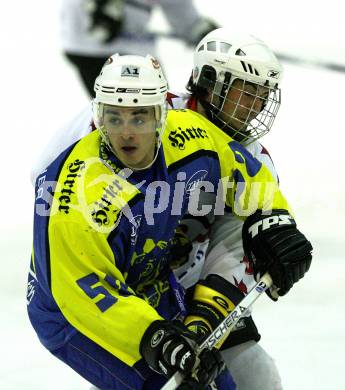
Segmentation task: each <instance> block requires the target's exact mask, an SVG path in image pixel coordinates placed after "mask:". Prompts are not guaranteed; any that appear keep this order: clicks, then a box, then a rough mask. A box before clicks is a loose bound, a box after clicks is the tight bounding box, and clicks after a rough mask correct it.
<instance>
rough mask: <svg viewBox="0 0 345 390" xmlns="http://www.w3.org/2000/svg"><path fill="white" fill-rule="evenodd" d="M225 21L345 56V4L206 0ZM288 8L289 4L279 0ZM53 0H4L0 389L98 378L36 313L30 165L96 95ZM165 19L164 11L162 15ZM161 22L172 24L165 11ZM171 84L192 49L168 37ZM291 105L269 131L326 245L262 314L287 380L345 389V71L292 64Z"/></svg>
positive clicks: (182, 75) (75, 385) (295, 194)
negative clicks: (80, 369)
mask: <svg viewBox="0 0 345 390" xmlns="http://www.w3.org/2000/svg"><path fill="white" fill-rule="evenodd" d="M196 3H197V4H198V6H199V7H200V9H201V10H202V12H204V13H205V14H208V15H210V16H213V17H215V18H216V19H218V20H219V22H220V23H223V24H225V23H227V22H229V20H231V25H232V26H233V27H234V28H239V29H242V30H247V31H251V32H252V33H254V34H255V35H257V36H259V37H261V38H262V39H264V40H266V41H267V43H269V44H270V45H271V46H272V47H273V48H274V49H275V50H277V51H279V52H282V53H287V54H290V55H300V56H304V57H305V58H307V59H309V60H320V61H326V62H327V61H331V62H332V61H333V62H337V63H340V64H345V46H344V37H345V31H344V23H343V15H344V10H343V9H342V5H341V3H340V2H338V1H335V0H330V1H328V2H327V3H321V2H320V5H318V4H316V2H309V1H305V2H302V1H297V0H294V1H290V2H286V3H285V5H280V4H279V3H278V2H276V1H273V0H268V1H265V2H258V1H251V0H248V1H246V2H243V5H239V4H237V3H238V2H232V1H229V0H223V1H222V0H218V1H217V0H213V1H212V2H210V1H208V0H199V1H196ZM278 7H280V8H278ZM57 16H58V7H57V4H55V2H52V1H43V0H36V1H19V2H18V1H17V2H9V1H8V2H5V3H4V4H3V5H2V10H1V16H0V18H1V20H0V37H1V38H0V39H1V75H2V78H1V90H2V93H1V94H0V107H1V108H2V109H1V122H2V123H1V124H2V130H1V139H2V147H1V153H0V158H1V165H0V166H1V176H0V178H1V183H2V185H1V191H0V205H1V214H0V215H1V226H0V237H1V247H0V251H1V254H2V273H1V274H2V277H1V295H0V299H1V306H0V307H1V313H2V315H1V320H0V337H1V340H0V357H1V362H0V388H1V389H3V390H17V389H28V390H29V389H35V390H45V389H51V390H55V389H56V390H57V389H62V388H63V389H66V390H79V389H85V390H86V389H88V388H89V386H88V383H87V382H85V381H84V380H83V379H81V378H80V377H78V375H76V374H75V373H74V372H73V371H72V370H71V369H69V368H68V367H67V366H64V365H63V364H62V363H60V362H59V361H58V360H57V359H55V358H54V357H53V356H52V355H50V354H49V353H48V352H47V351H46V350H45V349H44V348H43V347H42V346H41V345H40V344H39V342H38V339H37V337H36V335H35V333H34V331H33V330H32V328H31V326H30V324H29V321H28V319H27V316H26V301H25V292H26V274H27V269H28V264H29V256H30V250H31V240H32V232H31V223H32V222H31V220H32V211H33V207H32V206H33V191H32V187H31V184H30V181H29V172H30V166H31V164H32V163H33V161H34V160H35V157H36V156H37V154H38V153H39V152H40V150H42V148H44V145H45V144H46V142H47V141H48V139H49V138H50V136H51V135H52V134H53V133H54V132H55V130H56V129H57V128H59V126H60V125H62V124H63V123H65V122H66V121H67V120H69V119H70V118H71V117H72V116H73V115H75V114H76V113H77V112H78V111H79V110H80V109H81V108H83V107H84V106H85V104H87V98H86V95H85V94H84V91H83V89H82V88H81V86H80V85H79V83H78V81H77V79H76V77H75V74H74V71H73V70H72V69H71V68H70V67H69V65H68V64H67V63H66V62H65V61H64V60H63V58H62V55H61V53H60V50H59V40H58V33H57V31H58V17H57ZM155 18H156V19H155ZM155 18H154V20H155V21H156V22H155V23H154V26H155V27H156V25H159V24H160V23H163V22H162V18H161V17H160V16H159V14H156V15H155ZM160 59H161V60H163V61H164V64H165V67H166V70H167V72H168V76H169V79H170V85H171V88H172V89H174V90H181V89H182V88H183V87H184V84H185V82H186V81H187V79H188V76H189V72H190V69H191V61H192V57H191V52H190V51H188V50H187V49H186V48H185V47H184V46H183V45H181V44H179V43H176V42H172V41H169V40H166V39H165V40H162V41H161V42H160ZM282 89H283V103H282V107H281V111H280V112H279V115H278V118H277V121H276V123H275V125H274V128H273V130H272V132H271V133H270V134H269V135H267V136H266V138H265V139H264V144H265V146H266V147H267V148H268V149H269V150H270V152H271V155H272V157H273V159H274V161H275V164H276V168H277V170H278V172H279V175H280V180H281V187H282V189H283V190H284V192H285V194H286V195H287V197H288V199H289V200H290V203H291V204H292V205H293V206H294V209H295V213H296V217H297V220H298V223H299V227H300V228H301V230H303V232H305V233H306V234H307V235H308V237H309V238H310V240H311V241H312V242H313V245H314V248H315V250H314V253H315V256H314V261H313V264H312V267H311V270H310V272H309V273H308V274H307V275H306V277H305V278H304V279H303V280H302V281H301V282H300V283H298V285H296V286H295V287H294V289H293V290H292V291H291V292H290V293H289V294H288V295H287V296H286V297H284V298H282V299H280V300H279V302H278V303H273V302H271V301H270V300H269V299H268V298H266V297H264V298H262V299H261V301H259V302H258V303H257V304H256V307H255V310H254V312H255V318H256V321H257V324H258V327H259V329H260V331H261V334H262V336H263V337H262V341H261V343H262V345H263V346H264V347H265V348H266V349H267V350H268V351H269V352H270V353H271V354H272V356H273V357H274V359H275V360H276V362H277V365H278V367H279V369H280V372H281V375H282V378H283V383H284V389H285V390H302V389H303V390H304V389H307V390H324V389H331V390H343V389H345V374H344V373H345V359H344V353H345V331H344V329H345V298H344V297H345V259H344V249H345V248H344V241H345V240H344V239H345V233H344V230H345V229H344V220H345V185H344V171H345V152H344V146H343V144H344V137H343V133H344V131H345V128H344V120H343V117H342V115H343V114H344V112H345V99H344V91H345V74H341V73H335V72H329V71H325V70H322V69H319V68H316V67H311V66H309V67H301V66H296V65H289V64H285V79H284V82H283V85H282Z"/></svg>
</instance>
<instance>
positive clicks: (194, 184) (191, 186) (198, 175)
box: [186, 169, 208, 194]
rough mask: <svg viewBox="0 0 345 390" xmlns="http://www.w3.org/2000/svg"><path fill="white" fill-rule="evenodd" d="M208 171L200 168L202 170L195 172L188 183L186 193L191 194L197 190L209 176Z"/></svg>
mask: <svg viewBox="0 0 345 390" xmlns="http://www.w3.org/2000/svg"><path fill="white" fill-rule="evenodd" d="M207 174H208V172H207V171H205V170H204V169H200V171H197V172H195V173H194V174H193V175H192V176H191V177H190V178H189V180H188V181H187V183H186V193H187V194H191V193H192V192H193V191H195V190H196V189H197V188H198V187H199V186H200V184H201V182H203V181H204V180H205V178H206V176H207Z"/></svg>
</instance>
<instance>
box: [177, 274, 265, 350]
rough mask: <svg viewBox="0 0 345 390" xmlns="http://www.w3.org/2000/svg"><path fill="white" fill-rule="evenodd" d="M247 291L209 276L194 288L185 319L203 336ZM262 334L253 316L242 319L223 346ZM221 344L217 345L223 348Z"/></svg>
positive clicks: (192, 328)
mask: <svg viewBox="0 0 345 390" xmlns="http://www.w3.org/2000/svg"><path fill="white" fill-rule="evenodd" d="M243 298H244V294H243V293H242V292H241V291H240V290H238V289H237V288H236V287H235V286H234V285H232V284H231V283H230V282H228V281H227V280H225V279H224V278H222V277H221V276H219V275H213V274H212V275H208V276H207V278H206V279H205V280H201V281H200V282H199V283H198V284H197V285H196V286H195V289H194V294H193V298H192V299H191V301H190V302H189V304H188V314H187V316H186V318H185V320H184V323H185V325H186V326H187V327H188V329H190V330H192V331H194V332H195V333H197V334H198V335H199V337H202V338H204V337H205V336H207V335H208V334H209V333H211V332H212V331H213V330H214V329H215V328H216V327H217V326H218V325H219V324H220V323H221V322H222V321H223V320H224V318H225V317H227V316H228V315H229V314H230V313H231V311H232V310H233V309H234V308H235V306H236V305H238V303H239V302H240V301H241V300H242V299H243ZM259 339H260V335H259V333H258V331H257V328H256V326H255V324H254V321H253V319H252V318H251V317H244V318H243V319H240V320H239V322H238V323H237V325H236V326H235V328H234V329H233V330H232V331H231V334H230V337H229V336H228V337H227V338H226V339H225V340H224V342H223V343H222V344H223V347H222V349H225V348H228V347H230V346H234V345H237V344H241V343H243V342H245V341H249V340H255V341H258V340H259ZM220 346H221V345H217V348H220Z"/></svg>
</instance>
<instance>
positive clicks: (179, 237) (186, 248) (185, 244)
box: [170, 225, 193, 269]
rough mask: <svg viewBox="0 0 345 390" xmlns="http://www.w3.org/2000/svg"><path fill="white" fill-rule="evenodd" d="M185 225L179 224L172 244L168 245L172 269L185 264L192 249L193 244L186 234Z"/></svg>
mask: <svg viewBox="0 0 345 390" xmlns="http://www.w3.org/2000/svg"><path fill="white" fill-rule="evenodd" d="M186 230H187V229H186V228H185V226H183V225H181V226H179V227H178V228H177V229H176V232H175V235H174V238H173V239H172V245H171V247H170V255H171V259H172V260H171V262H170V266H171V268H172V269H176V268H178V267H181V266H182V265H183V264H185V263H186V262H187V260H188V257H189V253H190V252H191V250H192V249H193V244H192V242H191V241H190V240H189V238H188V237H187V235H186Z"/></svg>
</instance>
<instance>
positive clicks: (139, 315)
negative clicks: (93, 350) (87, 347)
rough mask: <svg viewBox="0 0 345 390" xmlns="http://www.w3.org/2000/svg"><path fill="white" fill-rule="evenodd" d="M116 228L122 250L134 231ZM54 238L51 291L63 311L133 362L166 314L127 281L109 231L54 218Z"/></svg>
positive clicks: (81, 328) (98, 340)
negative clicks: (150, 330) (147, 333)
mask: <svg viewBox="0 0 345 390" xmlns="http://www.w3.org/2000/svg"><path fill="white" fill-rule="evenodd" d="M116 230H117V233H116V234H117V235H118V237H120V236H121V240H120V239H117V240H116V239H115V241H116V243H117V245H118V253H120V252H123V250H122V246H126V243H125V242H123V237H126V236H127V237H128V236H129V234H128V233H125V231H124V229H123V228H122V227H121V226H118V227H117V228H116ZM49 237H50V238H51V239H50V266H51V275H52V280H51V291H52V294H53V297H54V299H55V301H56V303H57V305H58V306H59V308H60V310H61V312H62V313H63V315H64V316H65V318H66V319H67V320H68V322H69V323H70V324H72V325H73V326H74V327H75V328H76V329H77V330H78V331H80V332H81V333H82V334H84V335H85V336H87V337H88V338H90V339H91V340H93V341H94V342H95V343H97V344H99V345H100V346H102V347H103V348H104V349H106V350H107V351H109V352H110V353H112V354H113V355H115V356H116V357H117V358H119V359H120V360H122V361H123V362H125V363H126V364H128V365H130V366H132V365H133V364H134V363H135V362H136V361H138V360H139V359H140V354H139V344H140V340H141V337H142V335H143V334H144V332H145V330H146V328H147V327H148V326H149V324H150V323H151V322H152V321H154V320H157V319H161V317H160V316H159V315H158V313H157V312H156V311H155V310H154V309H153V308H152V307H151V306H150V305H149V304H147V303H146V302H145V301H144V300H143V299H140V298H139V297H137V296H136V295H135V293H134V292H133V290H132V289H131V288H130V287H129V286H128V285H127V284H126V280H125V277H124V275H123V273H121V272H120V270H119V269H118V268H117V260H118V259H117V256H115V255H114V252H113V251H112V250H111V248H110V246H109V244H108V241H107V238H106V236H105V235H103V234H100V233H99V232H97V231H93V230H92V229H85V228H81V226H80V224H79V223H51V224H50V226H49ZM115 253H116V251H115Z"/></svg>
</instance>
